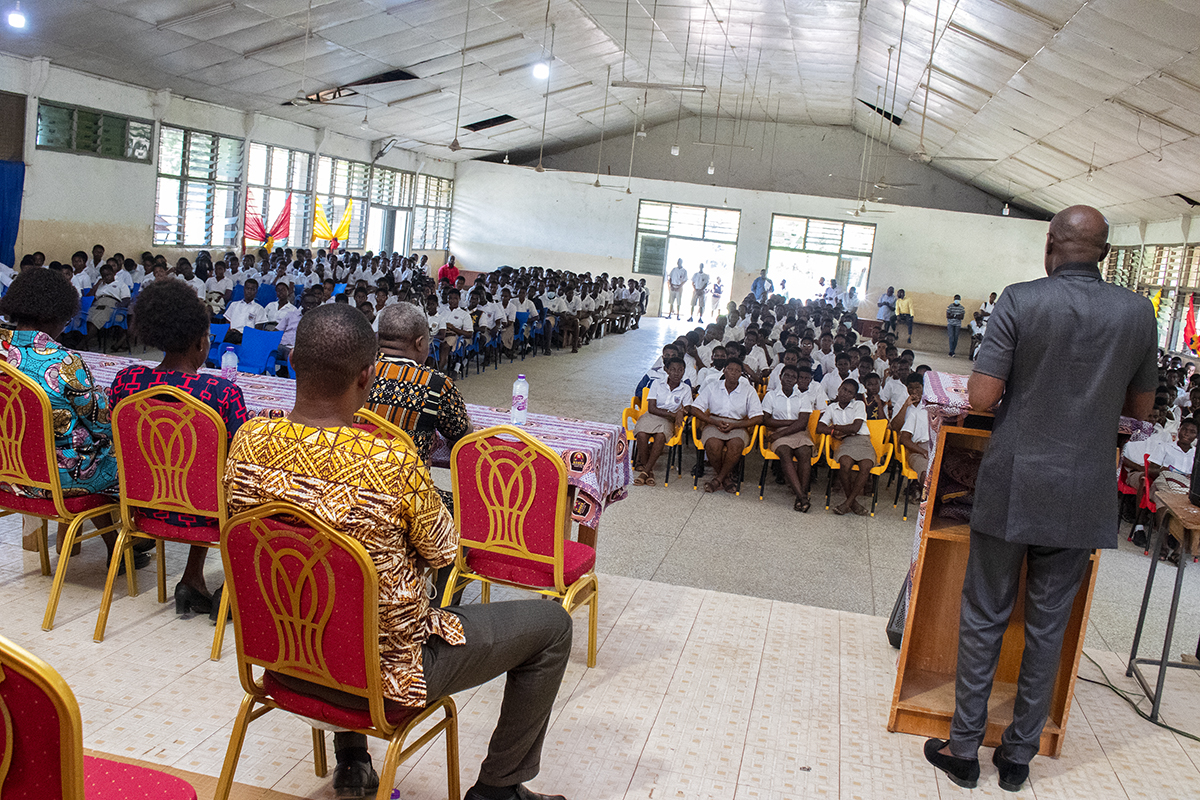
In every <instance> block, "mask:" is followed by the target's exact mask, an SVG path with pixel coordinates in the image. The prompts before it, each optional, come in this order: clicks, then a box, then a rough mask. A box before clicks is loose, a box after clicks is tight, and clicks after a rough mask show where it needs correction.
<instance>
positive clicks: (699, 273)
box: [688, 261, 708, 323]
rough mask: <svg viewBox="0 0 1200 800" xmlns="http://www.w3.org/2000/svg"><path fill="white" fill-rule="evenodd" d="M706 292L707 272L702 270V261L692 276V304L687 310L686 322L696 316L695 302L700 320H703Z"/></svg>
mask: <svg viewBox="0 0 1200 800" xmlns="http://www.w3.org/2000/svg"><path fill="white" fill-rule="evenodd" d="M706 294H708V273H707V272H705V271H704V262H703V261H701V262H700V266H699V268H698V269H697V270H696V274H695V275H693V276H692V305H691V308H690V309H689V311H688V322H691V321H692V320H694V319H695V317H696V304H697V303H698V304H699V305H700V322H701V323H703V322H704V296H705V295H706Z"/></svg>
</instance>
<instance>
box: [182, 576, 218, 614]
mask: <svg viewBox="0 0 1200 800" xmlns="http://www.w3.org/2000/svg"><path fill="white" fill-rule="evenodd" d="M212 601H213V599H212V598H211V597H205V596H204V594H203V593H202V592H200V591H199V590H198V589H194V588H192V587H191V586H188V585H187V584H186V583H177V584H175V613H176V614H186V613H188V612H189V611H194V612H195V613H197V614H207V613H209V612H210V611H211V610H212V604H213V602H212Z"/></svg>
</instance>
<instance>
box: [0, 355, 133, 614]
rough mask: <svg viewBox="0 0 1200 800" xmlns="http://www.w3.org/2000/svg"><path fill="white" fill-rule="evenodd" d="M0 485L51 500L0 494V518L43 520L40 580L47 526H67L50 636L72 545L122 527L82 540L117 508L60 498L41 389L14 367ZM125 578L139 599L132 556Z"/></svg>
mask: <svg viewBox="0 0 1200 800" xmlns="http://www.w3.org/2000/svg"><path fill="white" fill-rule="evenodd" d="M4 484H17V485H19V486H27V487H29V488H32V489H41V490H43V491H45V492H46V493H48V494H49V495H50V498H49V499H46V500H39V499H37V498H32V497H22V496H21V495H18V494H14V493H12V492H9V491H0V516H8V515H9V514H25V515H27V516H30V517H37V518H39V519H41V520H42V530H41V535H40V536H39V537H38V556H39V557H40V559H41V564H42V574H43V575H49V574H50V547H49V524H50V522H52V521H53V522H60V523H64V524H66V525H67V532H66V535H65V536H64V537H63V540H62V541H61V542H59V549H60V551H61V552H60V553H59V556H58V566H57V568H56V569H55V571H54V583H53V584H52V585H51V587H50V600H49V601H48V602H47V603H46V616H45V617H44V618H43V620H42V628H43V629H45V630H50V629H51V628H53V627H54V615H55V613H56V612H57V610H58V599H59V597H60V596H61V594H62V587H63V581H64V580H65V579H66V576H67V564H68V563H69V562H70V560H71V550H72V549H73V548H74V547H75V544H76V543H77V542H84V541H87V540H88V539H93V538H95V537H97V536H99V535H100V534H102V533H108V532H109V531H115V530H116V529H117V528H118V527H120V523H116V522H114V523H113V524H112V525H106V526H103V527H97V528H96V530H94V531H92V532H90V533H87V534H83V533H82V530H83V523H85V522H87V521H88V520H91V519H94V518H95V517H100V516H103V515H104V514H112V515H113V517H114V518H115V517H116V516H117V512H118V511H119V510H120V506H118V505H117V503H116V502H114V501H113V500H112V498H110V497H107V496H105V495H102V494H85V495H74V496H71V497H64V496H63V488H62V479H61V478H60V476H59V473H58V459H57V456H56V455H55V452H54V423H53V421H52V419H51V411H50V398H49V396H48V395H47V394H46V391H45V390H44V389H42V387H41V386H38V385H37V384H36V383H34V382H33V380H31V379H30V378H29V377H27V376H26V375H25V374H23V373H22V372H21V371H20V370H18V369H17V368H16V367H13V366H11V365H9V364H8V363H7V362H4V361H0V485H4ZM117 552H120V551H117ZM116 562H117V559H113V563H114V564H116ZM125 577H126V581H127V583H128V588H129V593H130V594H131V595H134V594H137V578H136V576H135V574H134V569H133V553H132V552H130V553H128V554H127V555H126V556H125Z"/></svg>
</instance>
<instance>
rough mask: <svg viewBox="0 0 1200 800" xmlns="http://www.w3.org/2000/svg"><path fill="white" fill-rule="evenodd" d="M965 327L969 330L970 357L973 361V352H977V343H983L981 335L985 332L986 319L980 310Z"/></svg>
mask: <svg viewBox="0 0 1200 800" xmlns="http://www.w3.org/2000/svg"><path fill="white" fill-rule="evenodd" d="M985 305H986V303H985ZM967 329H968V330H969V331H970V332H971V353H970V358H971V360H972V361H974V360H975V354H976V353H977V352H979V345H981V344H983V335H984V333H986V332H987V320H985V319H984V316H983V312H982V311H976V312H975V314H974V316H973V317H972V319H971V322H970V324H969V325H967Z"/></svg>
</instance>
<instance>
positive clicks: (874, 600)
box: [0, 320, 1200, 800]
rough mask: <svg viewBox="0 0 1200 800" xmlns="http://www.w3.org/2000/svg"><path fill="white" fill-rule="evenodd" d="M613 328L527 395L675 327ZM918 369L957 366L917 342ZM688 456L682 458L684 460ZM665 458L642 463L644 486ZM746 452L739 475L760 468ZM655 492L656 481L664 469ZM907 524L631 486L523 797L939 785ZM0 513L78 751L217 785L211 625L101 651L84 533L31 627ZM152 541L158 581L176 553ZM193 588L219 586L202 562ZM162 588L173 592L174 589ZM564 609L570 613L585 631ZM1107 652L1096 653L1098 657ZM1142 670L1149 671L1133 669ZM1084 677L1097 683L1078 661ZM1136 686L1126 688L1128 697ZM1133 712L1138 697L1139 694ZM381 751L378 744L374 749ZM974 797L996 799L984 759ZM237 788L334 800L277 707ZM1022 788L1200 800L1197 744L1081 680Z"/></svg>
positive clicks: (588, 400)
mask: <svg viewBox="0 0 1200 800" xmlns="http://www.w3.org/2000/svg"><path fill="white" fill-rule="evenodd" d="M676 325H677V324H675V323H672V324H671V325H670V326H669V325H668V324H666V323H663V322H662V321H657V320H649V321H647V324H646V326H645V328H644V330H643V331H641V332H631V333H629V334H626V335H625V336H619V337H610V338H609V339H606V340H604V341H600V342H596V343H594V344H593V345H591V347H589V348H587V349H585V351H584V355H582V356H577V357H572V356H569V355H559V354H556V355H554V356H552V357H550V358H544V357H538V358H537V359H535V360H532V361H526V362H524V364H522V365H521V367H520V369H522V370H523V371H524V372H525V373H526V374H527V375H528V376H529V378H530V382H531V384H532V385H533V400H532V404H533V408H534V410H536V411H545V412H548V413H564V414H565V413H567V412H568V410H569V411H570V413H571V416H582V417H589V418H594V419H608V420H612V419H615V417H616V415H617V413H618V410H619V408H621V407H622V406H624V404H625V403H626V402H627V401H628V395H629V392H630V391H631V389H632V386H633V385H634V384H635V383H636V382H637V379H638V377H639V376H640V374H641V372H642V371H644V369H645V367H646V365H647V364H648V363H649V362H650V361H651V360H652V359H653V354H654V353H655V352H656V351H657V349H658V347H659V346H660V343H661V342H662V341H663V340H664V339H665V338H666V337H668V336H673V335H674V327H676ZM920 360H921V361H927V362H928V363H930V364H932V365H933V366H934V367H935V368H939V369H941V368H958V369H966V368H967V367H968V366H969V362H966V361H965V360H964V359H961V358H959V359H956V360H954V361H950V360H949V359H945V358H944V356H943V357H942V358H941V359H938V358H936V357H933V356H929V355H926V354H921V356H920ZM517 369H518V368H517V367H515V366H514V367H507V366H506V367H504V368H502V369H501V370H499V371H493V372H489V373H487V375H486V376H485V375H482V374H481V375H478V376H474V375H472V376H471V377H469V378H468V379H467V380H465V381H463V382H462V383H461V386H462V389H463V392H464V393H465V394H466V396H467V399H468V400H469V401H470V402H476V403H484V404H493V405H501V404H503V403H506V402H507V396H508V387H509V384H510V383H511V381H512V379H513V378H514V377H515V373H516V372H517ZM690 463H691V462H690V457H689V460H688V466H690ZM661 469H662V468H661V466H660V469H659V476H660V478H661ZM758 469H759V464H758V462H757V461H753V462H752V463H751V466H750V468H749V473H750V474H751V475H752V476H753V478H754V479H755V482H756V481H757V475H758ZM660 483H661V480H660ZM913 527H914V521H913V520H912V519H911V518H910V521H908V522H903V521H902V520H901V519H900V514H899V511H893V510H892V508H891V505H890V503H885V504H882V505H881V508H880V511H879V513H878V515H877V516H876V517H874V518H870V519H861V518H857V517H854V518H846V517H835V516H833V515H831V514H827V513H825V512H824V511H823V510H822V509H820V508H819V507H818V506H817V505H816V504H814V510H813V511H812V512H810V513H809V514H807V515H800V514H796V513H794V512H793V511H791V504H790V503H789V502H787V501H786V499H785V498H784V496H783V491H782V487H777V486H775V485H774V484H773V483H769V484H768V486H767V494H766V499H765V500H764V501H762V502H760V501H759V500H758V499H757V487H755V490H754V491H753V492H750V491H745V492H743V494H742V496H741V497H731V496H728V495H724V494H720V495H704V494H703V493H702V492H693V490H692V488H691V481H690V480H679V481H677V482H673V483H672V484H671V486H669V487H666V488H664V487H662V486H661V485H660V486H657V487H646V488H643V487H637V488H631V496H630V497H629V499H627V500H624V501H622V502H620V503H617V504H615V505H613V506H611V507H610V508H609V509H608V510H607V511H606V512H605V515H604V521H603V524H602V526H601V529H600V538H599V548H598V552H599V567H598V568H599V571H600V572H601V617H600V650H599V657H598V663H597V666H596V667H595V668H593V669H590V670H589V669H587V668H586V666H585V647H586V642H585V641H584V638H583V637H582V636H578V637H577V641H576V643H575V649H574V653H573V655H572V661H571V665H570V667H569V668H568V671H567V675H566V678H565V680H564V682H563V686H562V689H561V691H560V693H559V697H558V701H557V705H556V709H557V711H556V713H555V716H554V718H553V720H552V722H551V725H550V730H549V734H548V736H547V740H546V747H545V754H544V759H543V768H542V773H541V775H540V776H539V777H538V779H537V780H536V781H535V782H534V783H533V784H532V785H533V787H534V788H538V789H541V790H542V791H555V792H562V793H564V794H566V795H567V797H568V798H571V799H572V800H581V799H582V798H596V799H597V800H599V799H600V798H649V799H650V800H664V798H682V799H684V800H692V799H693V798H697V799H698V798H709V797H711V798H722V800H729V799H730V798H736V799H737V800H741V799H742V798H771V799H772V800H777V799H778V800H781V799H782V798H814V797H821V798H864V799H865V800H874V798H883V797H913V798H917V797H957V796H965V794H964V792H963V790H961V789H958V788H957V787H955V786H953V785H952V784H950V783H949V782H948V781H946V780H945V779H944V778H943V777H941V776H940V775H939V774H938V773H936V771H935V770H933V769H932V768H930V767H928V765H926V764H925V763H924V760H923V758H922V757H921V741H920V740H919V739H918V738H916V737H912V736H906V735H900V734H889V733H888V732H887V730H886V720H887V714H888V708H889V704H890V700H891V696H892V688H893V684H894V679H895V660H896V655H897V653H896V651H895V650H892V649H891V648H890V647H889V646H888V645H887V642H886V639H885V637H884V635H883V626H884V619H882V617H883V616H886V614H887V613H888V612H889V611H890V609H891V605H892V602H893V600H894V599H895V594H896V591H897V589H898V588H899V586H900V582H901V580H902V579H903V576H904V573H905V570H906V569H907V566H908V554H909V550H910V547H911V544H912V536H913ZM19 542H20V535H19V530H18V526H17V524H16V522H15V520H12V519H11V518H9V519H4V520H0V609H2V611H0V634H2V635H4V636H7V637H9V638H12V639H14V640H16V641H17V642H18V643H20V644H22V645H23V646H25V647H27V648H29V649H30V650H32V651H33V652H34V653H36V654H38V655H40V656H41V657H43V658H45V659H46V660H48V661H49V662H50V663H51V664H52V665H54V666H55V667H56V668H57V669H58V670H59V671H60V672H61V673H62V674H63V676H64V677H65V678H66V679H67V681H68V682H69V683H70V684H71V686H72V687H73V688H74V690H75V693H76V695H77V697H78V699H79V703H80V707H81V710H82V713H83V719H84V728H85V738H84V744H85V746H86V747H88V748H91V749H94V750H98V751H103V752H109V753H115V754H119V755H124V756H128V757H131V758H137V759H140V760H144V761H148V762H152V763H159V764H169V765H175V766H178V767H180V768H182V769H187V770H191V771H194V772H198V773H202V774H215V773H216V772H217V771H218V770H219V768H220V764H221V761H222V759H223V757H224V752H225V747H226V744H227V743H228V738H229V732H230V726H231V723H232V720H233V717H234V715H235V713H236V708H237V704H238V702H239V700H240V698H241V692H240V688H239V687H238V683H237V678H236V675H235V670H234V665H233V658H232V652H233V641H232V629H230V635H229V637H228V638H227V640H226V649H225V653H226V657H225V658H224V659H223V660H222V661H220V662H210V661H209V660H208V651H209V647H210V645H211V637H212V633H213V628H212V626H211V625H210V624H209V623H207V622H206V621H205V620H202V619H192V620H184V619H181V618H178V617H175V616H174V614H173V609H172V608H171V606H170V605H169V604H168V605H164V606H159V605H158V604H157V603H156V602H155V599H154V589H153V573H152V572H150V571H148V570H146V571H143V572H142V573H141V582H142V586H141V588H142V594H141V595H140V596H139V597H136V598H128V597H125V594H124V590H123V588H121V585H118V590H117V599H116V600H115V602H114V605H113V611H112V616H111V617H110V620H109V626H108V632H107V638H106V640H105V641H104V642H103V643H100V644H96V643H94V642H93V641H92V629H93V627H94V625H95V619H96V611H97V603H98V600H99V592H100V587H101V583H102V580H103V575H102V559H101V558H100V555H99V547H98V544H96V543H92V544H90V545H85V547H84V551H83V553H82V554H81V556H80V557H78V558H77V559H73V560H72V568H71V574H70V576H69V577H68V582H67V585H66V587H65V590H64V595H63V600H62V603H61V605H60V609H59V613H58V619H57V625H56V627H55V629H54V630H53V631H51V632H49V633H47V632H44V631H42V630H41V616H42V612H43V611H44V606H45V600H46V597H47V594H48V591H49V579H47V578H43V577H41V576H40V574H38V571H37V563H36V557H35V556H34V555H33V554H30V553H23V552H22V551H21V550H20V547H19ZM177 549H179V550H180V551H181V552H178V553H174V552H169V558H168V571H169V572H170V574H171V575H172V576H177V575H178V573H179V572H180V571H181V570H182V565H183V553H182V548H177ZM1147 564H1148V562H1147V561H1146V559H1144V558H1143V557H1142V556H1141V554H1140V551H1134V550H1132V549H1131V548H1128V547H1127V546H1126V547H1124V548H1122V549H1121V550H1118V551H1115V552H1106V553H1105V554H1104V556H1103V557H1102V558H1101V569H1100V575H1099V578H1098V581H1097V586H1096V594H1095V600H1094V602H1093V607H1092V617H1091V622H1090V626H1089V632H1088V639H1087V646H1088V650H1087V652H1088V653H1089V655H1091V656H1092V657H1094V658H1095V659H1096V661H1097V662H1099V664H1100V665H1101V666H1103V668H1104V669H1105V670H1106V671H1107V673H1108V676H1109V677H1110V678H1111V679H1112V680H1113V681H1115V682H1116V683H1117V684H1118V685H1119V686H1121V687H1122V688H1124V689H1126V690H1131V691H1134V692H1135V694H1136V689H1135V685H1134V683H1133V682H1132V680H1130V679H1127V678H1125V677H1124V668H1123V663H1124V654H1127V652H1128V648H1129V643H1130V641H1131V639H1132V632H1133V625H1134V623H1135V622H1136V613H1137V605H1138V603H1139V602H1140V599H1141V592H1142V586H1143V584H1144V581H1145V574H1146V566H1147ZM1174 574H1175V572H1174V569H1173V568H1170V567H1168V568H1166V569H1164V570H1163V571H1162V572H1160V576H1161V577H1160V586H1159V587H1158V591H1157V592H1156V597H1155V603H1154V608H1155V613H1154V615H1153V616H1152V619H1151V622H1150V625H1149V628H1148V633H1147V641H1148V642H1151V643H1153V642H1155V641H1157V643H1158V644H1159V646H1161V641H1162V630H1163V625H1164V617H1165V602H1166V597H1167V594H1168V592H1169V586H1168V582H1169V581H1170V580H1172V579H1173V578H1174ZM209 576H210V577H209V580H210V584H211V585H216V583H217V582H218V581H219V580H220V578H219V566H218V565H217V563H216V560H215V559H210V560H209ZM175 579H177V578H173V579H172V583H171V584H170V585H173V580H175ZM1197 608H1200V565H1197V568H1193V569H1190V570H1189V571H1188V574H1187V581H1186V585H1185V595H1184V603H1183V610H1182V611H1181V616H1180V621H1179V624H1178V627H1177V638H1176V643H1177V644H1176V647H1175V648H1174V650H1175V655H1176V656H1178V653H1179V652H1181V651H1188V652H1190V651H1191V650H1192V649H1193V647H1194V643H1195V641H1196V635H1197V631H1198V630H1200V612H1198V611H1197ZM584 613H585V612H584V611H580V612H578V621H579V622H580V626H579V628H578V630H580V631H582V624H583V622H584V620H583V614H584ZM1110 651H1115V653H1114V652H1110ZM1151 674H1153V671H1151ZM1080 676H1081V677H1082V678H1089V679H1096V680H1099V679H1100V671H1099V669H1098V668H1097V667H1095V666H1093V665H1092V664H1091V663H1089V662H1088V660H1087V659H1085V660H1084V661H1083V662H1082V664H1081V667H1080ZM502 691H503V685H502V682H500V681H497V682H493V683H491V684H488V685H486V686H483V687H480V688H478V689H476V690H474V691H471V692H466V693H463V694H462V695H460V696H459V697H458V698H457V699H458V702H459V707H460V711H461V715H462V720H461V748H460V749H461V758H462V776H463V783H464V786H469V785H470V783H471V782H472V781H473V780H474V778H475V770H476V767H477V765H478V763H479V761H480V760H481V758H482V756H483V753H484V751H485V749H486V746H487V740H488V736H489V735H490V733H491V730H492V727H493V725H494V722H495V718H496V715H497V714H498V709H499V700H500V697H501V694H502ZM1139 696H1140V695H1139ZM1197 699H1200V673H1190V672H1182V671H1172V673H1171V674H1170V676H1169V677H1168V680H1167V698H1166V701H1165V705H1164V718H1165V719H1166V721H1168V722H1169V723H1171V724H1173V725H1176V726H1181V727H1183V728H1185V729H1187V730H1190V731H1193V732H1195V733H1200V722H1197V719H1198V718H1197V715H1196V713H1195V708H1196V703H1197ZM1140 705H1141V707H1142V708H1147V707H1148V704H1147V703H1146V701H1145V700H1144V698H1143V699H1142V700H1141V703H1140ZM372 749H373V752H374V753H375V754H376V757H377V759H378V758H379V757H380V756H381V755H382V750H381V749H380V748H378V747H377V746H375V745H373V746H372ZM983 755H984V756H985V759H984V767H983V772H984V777H983V780H982V782H981V786H980V788H979V789H978V790H976V792H975V794H976V795H977V796H984V797H1000V796H1007V795H1001V793H1000V791H999V789H998V788H997V785H996V781H995V774H994V769H993V768H992V767H991V765H990V761H988V760H987V758H986V757H987V756H988V755H990V753H989V752H988V751H984V754H983ZM443 757H444V744H443V742H442V740H440V739H438V740H436V741H435V742H433V743H432V744H431V745H429V746H427V747H426V748H425V749H424V751H422V753H421V754H420V755H419V756H416V757H414V758H413V759H411V760H410V761H409V762H408V763H406V764H404V765H402V766H401V768H400V770H399V772H398V773H397V779H398V788H399V789H400V793H401V795H402V796H404V797H411V798H437V797H444V796H445V771H444V761H443ZM237 780H238V781H239V782H242V783H246V784H251V785H256V786H265V787H272V788H274V789H276V790H277V791H280V792H283V793H286V794H294V795H299V796H308V797H330V796H332V793H331V790H330V786H329V781H328V779H318V778H316V777H315V776H314V775H313V770H312V764H311V738H310V735H309V732H308V729H307V728H306V727H305V726H304V725H303V723H301V722H300V721H298V720H297V719H295V718H292V717H289V716H285V715H282V714H275V715H268V716H267V717H265V718H263V719H262V720H259V721H258V722H256V723H253V724H252V725H251V728H250V735H249V736H248V737H247V741H246V745H245V747H244V749H243V756H242V760H241V762H240V764H239V768H238V774H237ZM1022 794H1023V796H1027V797H1035V796H1036V797H1044V798H1086V799H1087V800H1106V799H1107V798H1125V797H1147V798H1155V800H1158V799H1159V798H1174V797H1178V798H1186V797H1200V744H1197V742H1195V741H1192V740H1189V739H1187V738H1184V737H1182V736H1179V735H1176V734H1173V733H1171V732H1169V731H1165V730H1163V729H1160V728H1157V727H1154V726H1152V725H1150V724H1149V723H1147V722H1145V721H1143V720H1141V719H1140V718H1139V717H1138V716H1137V715H1136V714H1135V713H1134V712H1133V711H1132V710H1131V709H1130V708H1129V706H1128V705H1126V704H1125V702H1124V701H1122V700H1121V699H1120V698H1118V697H1117V696H1116V695H1115V694H1113V693H1112V692H1111V691H1110V690H1109V689H1107V688H1103V687H1100V686H1097V685H1093V684H1090V683H1087V682H1085V681H1080V682H1079V683H1078V685H1077V690H1076V695H1075V704H1074V707H1073V710H1072V716H1071V720H1070V724H1069V728H1068V735H1067V737H1066V745H1065V748H1064V751H1063V755H1062V757H1061V758H1060V759H1057V760H1054V759H1038V760H1037V761H1035V762H1034V770H1033V779H1032V783H1031V785H1030V786H1029V787H1028V788H1027V789H1026V790H1025V791H1024V792H1023V793H1022Z"/></svg>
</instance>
